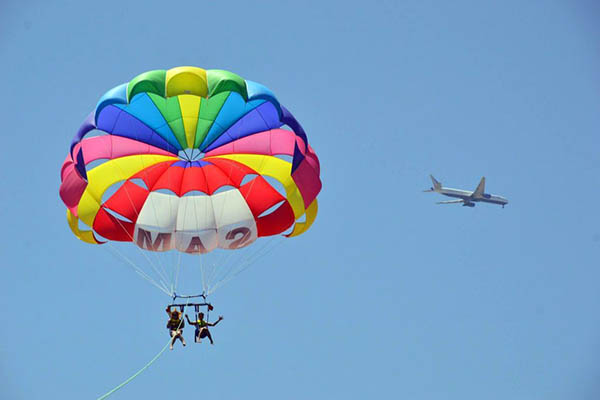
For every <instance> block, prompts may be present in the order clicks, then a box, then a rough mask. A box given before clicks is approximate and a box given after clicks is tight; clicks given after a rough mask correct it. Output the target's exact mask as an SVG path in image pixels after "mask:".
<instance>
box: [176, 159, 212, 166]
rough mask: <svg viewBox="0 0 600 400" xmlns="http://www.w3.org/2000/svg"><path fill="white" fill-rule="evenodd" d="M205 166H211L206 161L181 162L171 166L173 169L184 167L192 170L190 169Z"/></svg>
mask: <svg viewBox="0 0 600 400" xmlns="http://www.w3.org/2000/svg"><path fill="white" fill-rule="evenodd" d="M205 165H210V163H209V162H206V161H202V160H200V161H184V160H180V161H177V162H175V163H173V164H172V165H171V167H182V168H190V167H203V166H205Z"/></svg>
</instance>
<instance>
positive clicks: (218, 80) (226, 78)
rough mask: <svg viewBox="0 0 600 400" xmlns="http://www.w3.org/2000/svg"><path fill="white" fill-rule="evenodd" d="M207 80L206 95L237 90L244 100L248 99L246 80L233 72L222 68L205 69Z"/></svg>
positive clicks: (210, 95)
mask: <svg viewBox="0 0 600 400" xmlns="http://www.w3.org/2000/svg"><path fill="white" fill-rule="evenodd" d="M206 80H207V81H208V96H209V97H212V96H215V95H217V94H219V93H222V92H237V93H239V94H240V95H241V96H242V97H243V98H244V100H248V91H247V89H246V81H245V80H244V79H243V78H242V77H241V76H239V75H236V74H234V73H233V72H229V71H225V70H222V69H209V70H208V71H206Z"/></svg>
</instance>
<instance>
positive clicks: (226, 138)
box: [204, 102, 283, 152]
mask: <svg viewBox="0 0 600 400" xmlns="http://www.w3.org/2000/svg"><path fill="white" fill-rule="evenodd" d="M281 125H283V124H282V123H281V122H280V121H279V113H278V111H277V108H275V106H274V105H273V104H271V103H269V102H266V103H263V104H261V105H260V106H258V107H256V108H255V109H254V110H252V111H250V112H249V113H248V114H246V115H244V116H243V117H242V118H240V119H239V120H238V121H237V122H236V123H235V124H233V125H232V126H231V127H230V128H229V129H227V130H226V131H225V132H223V134H221V136H219V137H218V138H217V139H216V140H215V141H214V142H213V143H212V144H211V145H210V146H208V147H207V148H206V149H205V150H204V151H205V152H208V151H211V150H213V149H216V148H217V147H220V146H223V145H224V144H227V143H230V142H232V141H234V140H237V139H240V138H243V137H246V136H249V135H252V134H254V133H258V132H264V131H268V130H270V129H277V128H279V127H281Z"/></svg>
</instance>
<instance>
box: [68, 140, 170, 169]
mask: <svg viewBox="0 0 600 400" xmlns="http://www.w3.org/2000/svg"><path fill="white" fill-rule="evenodd" d="M80 147H82V148H83V159H84V160H85V163H86V164H88V163H90V162H92V161H95V160H101V159H104V158H106V159H111V160H112V159H113V158H119V157H125V156H130V155H135V154H160V155H164V156H174V154H173V153H169V152H168V151H166V150H163V149H159V148H158V147H154V146H151V145H149V144H147V143H142V142H138V141H136V140H133V139H129V138H126V137H122V136H113V135H104V136H95V137H91V138H87V139H83V140H82V141H81V142H80V143H78V144H77V145H76V146H75V148H74V149H73V154H77V152H78V151H79V148H80Z"/></svg>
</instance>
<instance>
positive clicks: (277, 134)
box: [206, 129, 296, 157]
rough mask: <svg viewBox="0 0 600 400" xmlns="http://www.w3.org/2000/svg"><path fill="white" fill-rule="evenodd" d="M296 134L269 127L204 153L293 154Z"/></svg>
mask: <svg viewBox="0 0 600 400" xmlns="http://www.w3.org/2000/svg"><path fill="white" fill-rule="evenodd" d="M295 138H296V134H295V133H294V132H290V131H288V130H285V129H271V130H269V131H264V132H260V133H255V134H252V135H250V136H246V137H243V138H241V139H238V140H234V141H233V142H230V143H227V144H225V145H223V146H220V147H217V148H216V149H214V150H211V151H209V152H208V153H206V156H207V157H210V156H219V155H223V154H264V155H275V154H287V155H290V156H291V155H292V154H294V140H295Z"/></svg>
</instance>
